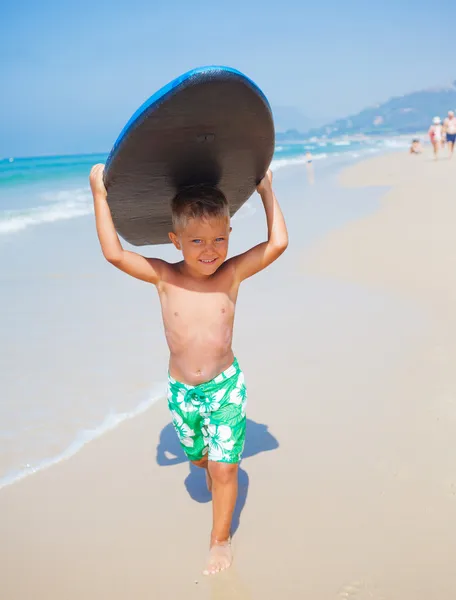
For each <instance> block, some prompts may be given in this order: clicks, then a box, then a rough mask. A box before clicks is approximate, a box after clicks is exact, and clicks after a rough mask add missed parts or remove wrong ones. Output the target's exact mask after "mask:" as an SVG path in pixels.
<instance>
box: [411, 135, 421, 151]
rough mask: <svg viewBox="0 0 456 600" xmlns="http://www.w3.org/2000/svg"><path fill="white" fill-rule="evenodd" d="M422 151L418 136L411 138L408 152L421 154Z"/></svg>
mask: <svg viewBox="0 0 456 600" xmlns="http://www.w3.org/2000/svg"><path fill="white" fill-rule="evenodd" d="M422 152H423V146H422V145H421V142H420V140H419V139H418V138H415V139H413V140H412V145H411V146H410V154H421V153H422Z"/></svg>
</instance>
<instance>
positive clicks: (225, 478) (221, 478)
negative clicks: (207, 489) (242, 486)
mask: <svg viewBox="0 0 456 600" xmlns="http://www.w3.org/2000/svg"><path fill="white" fill-rule="evenodd" d="M238 469H239V464H238V463H222V462H214V461H211V460H210V461H209V464H208V472H209V476H210V477H211V479H212V515H213V524H212V533H211V548H210V553H209V560H208V564H207V567H206V569H205V571H204V573H205V574H206V575H211V574H214V573H218V572H219V571H223V570H224V569H227V568H228V567H229V566H230V565H231V562H232V560H233V558H232V552H231V543H230V532H231V521H232V519H233V512H234V507H235V505H236V499H237V492H238Z"/></svg>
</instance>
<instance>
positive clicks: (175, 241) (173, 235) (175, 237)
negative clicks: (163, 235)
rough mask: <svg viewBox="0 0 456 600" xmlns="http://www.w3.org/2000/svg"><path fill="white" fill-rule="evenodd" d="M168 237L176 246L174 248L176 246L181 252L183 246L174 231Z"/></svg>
mask: <svg viewBox="0 0 456 600" xmlns="http://www.w3.org/2000/svg"><path fill="white" fill-rule="evenodd" d="M168 237H169V239H170V240H171V242H172V243H173V244H174V246H175V247H176V248H177V249H178V250H180V249H181V245H180V242H179V238H178V237H177V235H176V234H175V233H174V231H170V232H169V233H168Z"/></svg>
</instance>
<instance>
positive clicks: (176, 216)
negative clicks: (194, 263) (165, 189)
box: [171, 185, 230, 232]
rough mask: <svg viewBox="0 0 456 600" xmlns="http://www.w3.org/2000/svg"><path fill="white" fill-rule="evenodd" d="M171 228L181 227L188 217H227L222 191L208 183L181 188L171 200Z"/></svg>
mask: <svg viewBox="0 0 456 600" xmlns="http://www.w3.org/2000/svg"><path fill="white" fill-rule="evenodd" d="M171 215H172V220H173V228H174V231H175V232H176V231H177V230H179V229H183V228H184V227H185V226H186V225H187V223H188V221H189V220H190V219H228V220H229V218H230V208H229V205H228V201H227V199H226V198H225V195H224V194H223V192H221V191H220V190H219V189H218V188H216V187H212V186H210V185H192V186H189V187H185V188H182V189H181V190H180V191H179V192H178V193H177V194H176V195H175V196H174V198H173V200H172V202H171Z"/></svg>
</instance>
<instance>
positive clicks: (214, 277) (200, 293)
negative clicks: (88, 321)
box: [90, 165, 288, 575]
mask: <svg viewBox="0 0 456 600" xmlns="http://www.w3.org/2000/svg"><path fill="white" fill-rule="evenodd" d="M103 168H104V167H103V165H95V166H94V167H93V168H92V171H91V173H90V186H91V189H92V194H93V199H94V206H95V220H96V226H97V233H98V238H99V240H100V244H101V249H102V251H103V255H104V257H105V258H106V260H108V261H109V262H110V263H111V264H113V265H114V266H115V267H117V268H118V269H120V270H121V271H124V272H125V273H128V274H129V275H132V276H133V277H136V278H138V279H142V280H143V281H147V282H149V283H153V284H154V285H155V286H156V288H157V291H158V294H159V297H160V302H161V308H162V315H163V323H164V329H165V335H166V339H167V342H168V346H169V350H170V360H169V376H168V384H169V385H168V404H169V408H170V410H171V415H172V421H173V425H174V427H175V429H176V432H177V435H178V436H179V439H180V442H181V445H182V448H183V450H184V452H185V454H186V455H187V457H188V458H189V460H190V461H192V463H193V464H195V465H196V466H198V467H201V468H203V469H205V470H206V478H207V484H208V488H209V490H210V491H212V502H213V524H212V532H211V539H210V551H209V559H208V562H207V565H206V568H205V570H204V571H203V572H204V573H205V574H206V575H208V574H214V573H217V572H219V571H222V570H224V569H226V568H228V567H229V566H230V564H231V561H232V553H231V544H230V529H231V519H232V516H233V510H234V506H235V504H236V497H237V478H238V465H239V461H240V459H241V454H242V450H243V447H244V438H245V424H246V417H245V405H246V389H245V384H244V376H243V374H242V371H241V369H240V367H239V364H238V362H237V360H236V359H235V357H234V354H233V350H232V348H231V341H232V335H233V323H234V310H235V305H236V299H237V295H238V290H239V285H240V283H241V282H242V281H243V280H244V279H246V278H247V277H251V276H252V275H254V274H255V273H258V271H261V270H262V269H264V268H266V267H267V266H268V265H270V264H271V263H272V262H273V261H275V260H276V259H277V258H278V257H279V256H280V255H281V254H282V252H284V250H285V249H286V247H287V245H288V234H287V229H286V226H285V221H284V218H283V215H282V211H281V210H280V207H279V204H278V202H277V199H276V197H275V195H274V192H273V190H272V174H271V172H270V171H269V172H268V174H267V175H266V177H264V179H263V180H262V181H261V182H260V184H259V185H258V187H257V191H258V193H259V194H260V196H261V199H262V201H263V205H264V209H265V212H266V219H267V226H268V239H267V241H266V242H263V243H262V244H259V245H257V246H255V247H253V248H251V249H250V250H248V251H247V252H244V253H243V254H240V255H239V256H235V257H233V258H231V259H229V260H225V259H226V256H227V253H228V240H229V236H230V232H231V227H230V216H229V206H228V202H227V200H226V198H225V197H224V195H223V194H222V192H220V191H219V190H218V189H215V188H211V187H207V186H194V187H191V188H186V189H183V190H182V191H180V192H179V193H178V194H177V196H176V197H175V198H174V200H173V202H172V219H173V231H172V232H170V234H169V238H170V240H171V242H172V243H173V244H174V246H175V247H176V248H177V249H178V250H180V251H181V252H182V254H183V260H182V261H181V262H178V263H173V264H172V263H167V262H165V261H163V260H160V259H158V258H145V257H144V256H141V255H140V254H136V253H135V252H130V251H128V250H124V249H123V248H122V245H121V243H120V241H119V238H118V236H117V233H116V230H115V228H114V224H113V221H112V218H111V213H110V210H109V207H108V203H107V201H106V196H107V193H106V189H105V187H104V184H103Z"/></svg>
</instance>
